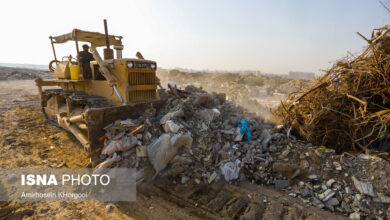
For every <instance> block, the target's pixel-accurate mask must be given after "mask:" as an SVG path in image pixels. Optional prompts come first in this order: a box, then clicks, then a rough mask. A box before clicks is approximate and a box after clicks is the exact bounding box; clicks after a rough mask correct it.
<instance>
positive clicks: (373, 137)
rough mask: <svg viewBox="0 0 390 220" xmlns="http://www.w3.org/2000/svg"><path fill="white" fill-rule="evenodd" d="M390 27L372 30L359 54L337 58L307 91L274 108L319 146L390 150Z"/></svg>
mask: <svg viewBox="0 0 390 220" xmlns="http://www.w3.org/2000/svg"><path fill="white" fill-rule="evenodd" d="M389 32H390V26H385V27H382V28H380V29H374V30H373V32H372V36H371V39H367V38H365V37H364V36H363V35H361V34H360V33H358V34H359V35H360V36H361V37H362V38H363V39H365V40H366V41H367V43H368V45H367V47H366V48H365V50H364V51H363V52H362V53H361V54H360V55H359V56H357V57H351V58H347V59H344V60H340V61H338V62H336V63H335V64H334V65H333V67H331V68H330V69H329V70H327V71H326V72H325V74H324V75H323V76H321V77H320V78H319V79H317V80H316V81H315V82H314V83H313V84H312V85H311V87H310V88H309V89H308V90H304V91H302V92H300V93H297V94H290V96H289V97H288V98H287V100H286V101H284V102H282V103H281V105H280V106H279V108H278V109H277V110H276V112H275V113H276V115H277V116H279V117H280V118H281V119H282V120H283V121H284V124H285V125H286V126H287V127H291V128H292V131H293V132H294V133H295V134H297V135H299V136H301V137H303V138H305V139H307V140H308V141H311V142H312V143H314V144H317V145H325V146H327V147H332V148H335V149H336V150H337V151H338V152H342V151H346V150H367V149H370V148H372V147H375V148H377V147H379V148H380V149H381V150H385V151H390V149H389V142H388V140H389V129H390V126H389V121H390V94H389V93H390V34H389Z"/></svg>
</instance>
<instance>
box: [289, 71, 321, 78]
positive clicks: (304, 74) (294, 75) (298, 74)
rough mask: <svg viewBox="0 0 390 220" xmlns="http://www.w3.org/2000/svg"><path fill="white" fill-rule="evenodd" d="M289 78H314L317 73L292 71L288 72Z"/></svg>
mask: <svg viewBox="0 0 390 220" xmlns="http://www.w3.org/2000/svg"><path fill="white" fill-rule="evenodd" d="M287 78H290V79H314V78H315V73H310V72H294V71H290V72H288V76H287Z"/></svg>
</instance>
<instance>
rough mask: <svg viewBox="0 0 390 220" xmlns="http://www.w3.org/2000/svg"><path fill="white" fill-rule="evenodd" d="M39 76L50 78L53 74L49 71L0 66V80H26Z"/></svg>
mask: <svg viewBox="0 0 390 220" xmlns="http://www.w3.org/2000/svg"><path fill="white" fill-rule="evenodd" d="M37 77H41V78H44V79H52V78H53V74H52V73H51V72H49V71H44V70H34V69H21V68H12V67H0V81H3V80H27V79H35V78H37Z"/></svg>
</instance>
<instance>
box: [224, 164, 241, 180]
mask: <svg viewBox="0 0 390 220" xmlns="http://www.w3.org/2000/svg"><path fill="white" fill-rule="evenodd" d="M240 163H241V161H240V160H239V159H237V160H236V161H235V162H234V163H233V162H227V163H225V164H224V165H223V166H221V172H222V175H223V176H224V177H225V181H226V182H229V181H231V180H234V179H237V178H238V176H239V173H240V167H239V165H240Z"/></svg>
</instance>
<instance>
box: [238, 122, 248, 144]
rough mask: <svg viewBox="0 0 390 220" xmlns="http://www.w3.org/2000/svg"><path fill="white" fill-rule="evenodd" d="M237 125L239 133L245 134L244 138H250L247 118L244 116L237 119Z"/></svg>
mask: <svg viewBox="0 0 390 220" xmlns="http://www.w3.org/2000/svg"><path fill="white" fill-rule="evenodd" d="M238 127H239V128H240V133H241V134H244V133H245V136H246V140H247V141H250V140H251V132H250V131H249V125H248V119H247V118H244V119H241V120H238Z"/></svg>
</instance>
